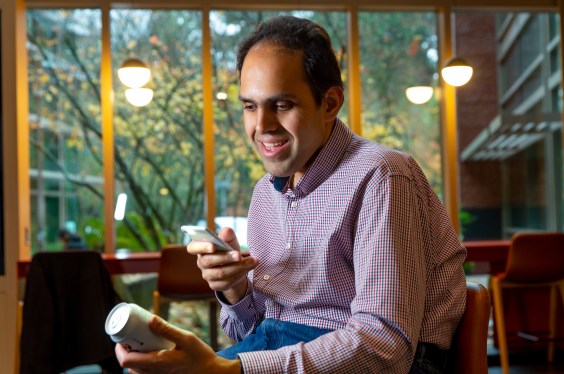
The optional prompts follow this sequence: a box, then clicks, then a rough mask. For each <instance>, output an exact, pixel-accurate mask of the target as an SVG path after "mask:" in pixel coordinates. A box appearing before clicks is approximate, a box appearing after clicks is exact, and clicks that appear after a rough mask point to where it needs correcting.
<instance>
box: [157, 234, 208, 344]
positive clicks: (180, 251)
mask: <svg viewBox="0 0 564 374" xmlns="http://www.w3.org/2000/svg"><path fill="white" fill-rule="evenodd" d="M196 261H197V257H196V256H195V255H191V254H189V253H188V252H187V251H186V246H183V245H168V246H165V247H163V248H162V249H161V259H160V262H159V273H158V279H157V289H156V290H155V291H153V312H154V313H155V314H156V315H159V316H161V317H164V318H166V313H165V311H164V310H163V309H162V308H161V307H162V304H163V303H170V302H171V301H193V300H206V301H208V303H209V336H210V346H211V347H212V348H213V349H214V350H217V349H218V343H217V331H218V330H217V301H216V298H215V293H214V291H213V290H212V289H211V288H210V287H209V286H208V283H207V282H206V281H205V280H204V279H203V278H202V272H201V270H200V269H199V268H198V266H197V265H196Z"/></svg>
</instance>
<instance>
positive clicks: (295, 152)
mask: <svg viewBox="0 0 564 374" xmlns="http://www.w3.org/2000/svg"><path fill="white" fill-rule="evenodd" d="M302 59H303V57H302V55H301V54H299V53H295V52H292V51H290V50H288V49H285V48H280V47H278V46H276V45H273V44H271V43H259V44H257V45H255V46H253V47H252V48H251V50H250V51H249V53H248V54H247V56H246V58H245V61H244V63H243V66H242V68H241V87H240V92H239V98H240V100H241V102H242V103H243V110H244V112H243V121H244V123H245V132H246V133H247V136H248V137H249V139H250V140H251V141H252V143H253V144H254V146H255V148H256V149H257V151H258V153H259V154H260V157H261V158H262V162H263V164H264V167H265V169H266V171H267V172H269V173H271V174H273V175H275V176H279V177H287V176H291V175H294V174H295V175H294V183H297V181H298V180H299V178H301V176H302V175H303V173H304V172H305V170H306V168H307V165H308V161H309V160H310V159H311V157H312V156H313V155H314V153H315V152H316V151H317V150H318V149H319V148H320V147H321V146H322V145H323V144H325V142H326V141H327V139H328V137H329V134H330V133H331V128H332V123H333V121H332V119H334V118H332V119H330V120H329V119H328V116H327V115H326V114H325V110H324V108H325V106H326V105H325V99H324V100H323V102H322V104H321V105H320V106H318V105H316V103H315V101H314V98H313V94H312V92H311V89H310V88H309V86H308V84H307V82H306V78H305V72H304V71H303V66H302Z"/></svg>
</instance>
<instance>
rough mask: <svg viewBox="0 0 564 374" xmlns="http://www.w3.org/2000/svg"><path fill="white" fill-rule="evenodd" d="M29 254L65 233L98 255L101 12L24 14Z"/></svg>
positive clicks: (100, 235) (51, 247)
mask: <svg viewBox="0 0 564 374" xmlns="http://www.w3.org/2000/svg"><path fill="white" fill-rule="evenodd" d="M27 31H28V56H29V65H28V71H29V123H30V139H29V146H30V157H31V159H30V171H29V173H30V178H31V181H30V186H31V196H30V198H31V206H32V217H31V224H32V241H31V244H32V253H35V252H37V251H41V250H58V249H61V248H62V246H61V244H60V243H58V238H57V232H58V230H59V229H61V228H67V229H68V230H70V231H72V232H78V233H79V234H80V235H82V236H83V237H85V239H86V241H87V244H88V247H89V248H93V249H100V248H102V247H103V244H104V238H103V230H102V229H101V228H102V227H103V209H102V207H103V195H102V189H103V179H102V147H101V136H102V134H101V125H100V94H99V92H100V85H99V71H100V12H99V11H98V10H90V9H76V10H61V9H59V10H53V9H51V10H42V9H32V10H29V11H28V12H27Z"/></svg>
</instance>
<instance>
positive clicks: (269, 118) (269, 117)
mask: <svg viewBox="0 0 564 374" xmlns="http://www.w3.org/2000/svg"><path fill="white" fill-rule="evenodd" d="M277 128H278V119H277V118H276V115H275V114H274V113H272V111H270V110H268V109H266V108H258V109H257V111H256V123H255V129H256V131H257V132H258V133H263V134H264V133H268V132H272V131H274V130H276V129H277Z"/></svg>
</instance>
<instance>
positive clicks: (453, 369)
mask: <svg viewBox="0 0 564 374" xmlns="http://www.w3.org/2000/svg"><path fill="white" fill-rule="evenodd" d="M466 289H467V296H466V311H465V312H464V316H463V317H462V320H461V321H460V323H459V325H458V328H457V329H456V332H455V334H454V336H453V338H452V343H451V348H450V353H449V358H448V368H447V373H456V374H487V372H488V356H487V340H488V324H489V320H490V312H491V303H490V295H489V292H488V290H487V289H486V287H484V286H482V285H481V284H477V283H472V282H467V283H466Z"/></svg>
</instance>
